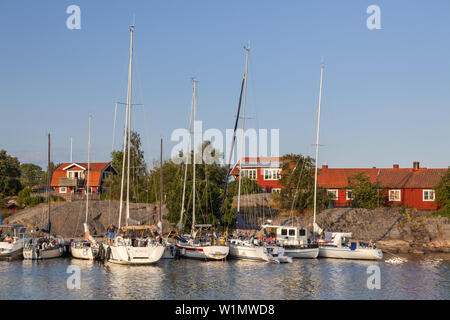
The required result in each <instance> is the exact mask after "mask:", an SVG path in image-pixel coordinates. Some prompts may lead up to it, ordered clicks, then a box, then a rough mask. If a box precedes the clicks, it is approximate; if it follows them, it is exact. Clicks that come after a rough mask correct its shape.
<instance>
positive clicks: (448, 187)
mask: <svg viewBox="0 0 450 320" xmlns="http://www.w3.org/2000/svg"><path fill="white" fill-rule="evenodd" d="M434 190H435V192H436V199H435V203H436V204H439V205H440V206H441V210H440V213H443V214H445V215H447V216H449V215H450V169H448V170H447V173H446V174H445V175H444V176H443V177H442V179H441V181H440V182H439V183H438V185H437V186H436V187H435V188H434Z"/></svg>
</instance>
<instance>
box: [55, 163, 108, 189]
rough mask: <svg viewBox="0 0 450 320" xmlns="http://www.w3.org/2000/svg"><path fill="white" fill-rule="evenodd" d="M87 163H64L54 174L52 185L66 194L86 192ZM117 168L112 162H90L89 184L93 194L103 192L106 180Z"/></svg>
mask: <svg viewBox="0 0 450 320" xmlns="http://www.w3.org/2000/svg"><path fill="white" fill-rule="evenodd" d="M87 170H88V164H87V163H79V162H77V163H75V162H74V163H62V164H60V165H59V166H58V167H57V168H56V169H55V171H54V172H53V176H52V183H51V187H52V188H53V190H54V191H55V193H56V194H58V195H61V196H64V195H70V194H75V193H86V185H87V178H88V174H87ZM112 174H117V170H116V169H115V168H114V167H113V166H112V165H111V163H110V162H97V163H91V164H90V171H89V186H90V192H91V193H93V194H96V193H102V191H103V182H104V180H105V179H106V178H107V177H108V176H109V175H112Z"/></svg>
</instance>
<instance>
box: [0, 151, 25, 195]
mask: <svg viewBox="0 0 450 320" xmlns="http://www.w3.org/2000/svg"><path fill="white" fill-rule="evenodd" d="M21 189H22V185H21V183H20V162H19V160H18V159H17V158H16V157H12V156H9V155H8V154H7V153H6V150H0V198H2V197H4V196H13V195H17V193H18V192H19V190H21Z"/></svg>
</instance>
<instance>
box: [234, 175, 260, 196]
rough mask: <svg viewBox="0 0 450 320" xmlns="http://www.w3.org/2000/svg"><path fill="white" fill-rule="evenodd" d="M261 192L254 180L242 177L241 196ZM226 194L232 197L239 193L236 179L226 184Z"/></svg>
mask: <svg viewBox="0 0 450 320" xmlns="http://www.w3.org/2000/svg"><path fill="white" fill-rule="evenodd" d="M261 191H262V189H261V187H260V186H259V185H258V183H257V182H256V181H255V180H252V179H250V178H245V177H242V181H241V195H245V194H255V193H260V192H261ZM227 193H229V194H230V195H232V196H237V195H238V193H239V180H238V179H236V180H234V181H231V182H230V183H229V184H228V188H227Z"/></svg>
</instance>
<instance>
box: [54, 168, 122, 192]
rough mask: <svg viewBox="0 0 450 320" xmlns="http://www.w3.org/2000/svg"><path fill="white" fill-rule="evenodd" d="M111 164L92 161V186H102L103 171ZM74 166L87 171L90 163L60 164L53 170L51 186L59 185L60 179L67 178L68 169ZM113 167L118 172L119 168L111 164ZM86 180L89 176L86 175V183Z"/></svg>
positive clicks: (90, 183) (90, 176)
mask: <svg viewBox="0 0 450 320" xmlns="http://www.w3.org/2000/svg"><path fill="white" fill-rule="evenodd" d="M110 166H111V163H110V162H91V163H90V171H89V185H90V186H92V187H98V186H100V183H101V177H102V173H103V171H105V170H106V169H108V168H109V167H110ZM72 167H78V168H80V169H82V170H83V171H87V168H88V164H87V163H85V162H76V163H62V164H60V165H59V166H58V167H57V168H56V169H55V171H54V172H53V176H52V183H51V186H52V187H58V186H59V179H60V178H67V171H68V170H69V169H70V168H72ZM111 168H112V170H113V171H114V172H115V173H117V170H116V169H115V168H114V167H113V166H111ZM86 182H87V177H86V181H85V183H86Z"/></svg>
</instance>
